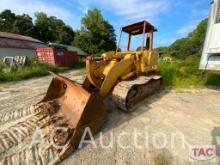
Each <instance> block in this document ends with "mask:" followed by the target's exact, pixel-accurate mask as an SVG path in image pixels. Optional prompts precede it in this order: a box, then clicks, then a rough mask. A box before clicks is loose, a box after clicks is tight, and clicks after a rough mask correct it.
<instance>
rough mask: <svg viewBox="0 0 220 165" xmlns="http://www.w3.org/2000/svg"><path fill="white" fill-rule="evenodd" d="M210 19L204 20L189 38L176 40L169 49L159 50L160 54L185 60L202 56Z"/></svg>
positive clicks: (161, 48) (160, 48)
mask: <svg viewBox="0 0 220 165" xmlns="http://www.w3.org/2000/svg"><path fill="white" fill-rule="evenodd" d="M207 24H208V19H204V20H202V21H201V22H200V23H199V24H198V25H197V27H196V29H195V30H193V31H192V32H191V33H189V34H188V36H187V37H185V38H181V39H178V40H176V41H175V42H174V43H172V44H171V45H170V46H168V47H159V48H157V51H158V52H161V53H163V54H164V55H166V56H172V57H175V58H178V59H184V58H185V57H187V56H190V55H193V56H197V57H199V56H201V54H202V49H203V44H204V41H205V35H206V29H207Z"/></svg>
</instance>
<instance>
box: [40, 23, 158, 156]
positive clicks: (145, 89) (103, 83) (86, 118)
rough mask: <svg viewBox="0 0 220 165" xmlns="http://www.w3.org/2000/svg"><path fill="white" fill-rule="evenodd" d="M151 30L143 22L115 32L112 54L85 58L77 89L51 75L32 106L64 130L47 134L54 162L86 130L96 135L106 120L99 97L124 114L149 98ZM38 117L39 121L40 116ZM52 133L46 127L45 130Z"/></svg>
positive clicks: (153, 56)
mask: <svg viewBox="0 0 220 165" xmlns="http://www.w3.org/2000/svg"><path fill="white" fill-rule="evenodd" d="M155 31H157V30H156V29H155V27H154V26H152V25H151V24H150V23H148V22H147V21H142V22H138V23H135V24H132V25H129V26H125V27H122V28H121V34H120V38H119V43H118V46H117V49H116V51H110V52H106V53H103V54H102V55H101V58H100V59H96V58H94V57H88V58H87V60H86V79H85V81H84V83H83V84H82V85H79V84H76V83H75V82H73V81H71V80H69V79H67V78H65V77H62V76H59V75H57V74H53V75H54V78H53V80H52V82H51V84H50V86H49V89H48V91H47V94H46V96H45V98H44V99H43V100H42V101H41V102H40V103H38V104H40V105H44V104H45V105H47V106H44V108H43V109H44V110H42V111H40V112H39V114H38V116H39V115H40V116H41V119H42V118H48V116H49V122H48V126H49V125H50V128H56V127H66V128H67V130H65V131H63V130H57V131H55V132H53V138H50V140H51V139H52V140H53V143H55V144H56V145H58V146H63V145H65V147H64V148H61V149H58V150H57V152H59V154H60V158H61V159H62V158H64V157H66V156H67V155H68V154H69V153H71V152H72V151H74V150H75V149H76V148H77V147H78V144H79V142H80V139H81V137H82V134H83V132H84V130H85V128H86V127H89V128H90V129H91V132H92V133H93V134H95V133H97V132H98V131H99V130H100V128H101V126H102V125H103V122H104V121H105V118H106V115H107V113H106V111H105V107H104V104H103V98H104V97H105V96H107V95H109V94H110V95H111V97H112V99H113V101H114V102H115V104H116V105H117V106H118V107H119V108H120V109H122V110H123V111H125V112H131V111H133V110H135V106H136V105H137V104H138V103H140V101H142V100H143V99H145V98H146V97H148V96H150V95H152V94H153V93H155V92H156V91H157V90H159V88H160V86H161V81H162V78H161V76H160V69H159V66H158V63H157V61H158V54H157V52H155V51H154V50H153V33H154V32H155ZM123 32H124V33H127V35H128V43H127V48H126V51H120V40H121V35H122V33H123ZM136 35H142V45H141V48H140V50H137V51H131V50H130V44H131V38H132V37H133V36H136ZM42 116H43V117H42ZM51 130H52V129H51Z"/></svg>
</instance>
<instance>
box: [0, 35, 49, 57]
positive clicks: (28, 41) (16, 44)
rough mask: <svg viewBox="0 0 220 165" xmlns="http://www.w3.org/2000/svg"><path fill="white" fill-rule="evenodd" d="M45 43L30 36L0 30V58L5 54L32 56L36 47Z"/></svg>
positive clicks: (43, 45)
mask: <svg viewBox="0 0 220 165" xmlns="http://www.w3.org/2000/svg"><path fill="white" fill-rule="evenodd" d="M39 47H46V45H45V44H44V43H43V42H41V41H39V40H37V39H34V38H32V37H28V36H23V35H18V34H13V33H6V32H0V58H3V57H5V56H13V57H14V56H27V57H34V56H35V55H36V51H35V50H36V48H39Z"/></svg>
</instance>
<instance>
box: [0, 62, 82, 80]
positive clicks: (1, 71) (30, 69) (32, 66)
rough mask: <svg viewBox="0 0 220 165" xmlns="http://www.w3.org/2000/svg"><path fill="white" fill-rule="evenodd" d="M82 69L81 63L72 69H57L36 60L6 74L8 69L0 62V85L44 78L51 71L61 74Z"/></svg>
mask: <svg viewBox="0 0 220 165" xmlns="http://www.w3.org/2000/svg"><path fill="white" fill-rule="evenodd" d="M82 68H84V64H83V63H82V62H81V63H77V64H76V65H75V66H73V67H58V66H49V65H47V64H42V63H38V62H37V61H36V59H32V60H30V61H29V62H28V64H27V65H26V66H25V67H23V68H19V69H12V70H11V71H10V72H6V71H5V70H7V69H8V68H7V66H6V65H5V64H3V62H0V83H2V82H9V81H18V80H23V79H28V78H33V77H40V76H45V75H48V74H49V73H48V71H52V72H54V73H62V72H66V71H69V70H77V69H82ZM82 73H83V70H82Z"/></svg>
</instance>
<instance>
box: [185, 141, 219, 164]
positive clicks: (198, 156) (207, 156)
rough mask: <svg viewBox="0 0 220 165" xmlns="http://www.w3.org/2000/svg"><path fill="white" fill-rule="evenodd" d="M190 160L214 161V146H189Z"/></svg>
mask: <svg viewBox="0 0 220 165" xmlns="http://www.w3.org/2000/svg"><path fill="white" fill-rule="evenodd" d="M189 160H190V161H193V162H195V161H208V162H215V161H216V147H215V146H214V145H192V146H190V147H189Z"/></svg>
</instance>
